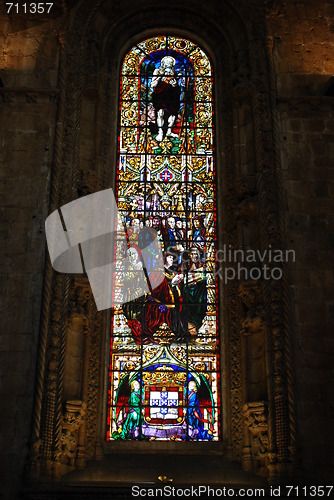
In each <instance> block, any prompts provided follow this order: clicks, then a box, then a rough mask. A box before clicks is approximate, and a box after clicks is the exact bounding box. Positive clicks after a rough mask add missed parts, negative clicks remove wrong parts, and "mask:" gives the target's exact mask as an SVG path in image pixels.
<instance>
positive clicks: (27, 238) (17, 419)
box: [0, 5, 59, 498]
mask: <svg viewBox="0 0 334 500" xmlns="http://www.w3.org/2000/svg"><path fill="white" fill-rule="evenodd" d="M1 8H3V5H2V6H1ZM0 46H1V52H0V78H1V80H2V83H3V87H2V88H0V103H1V113H0V143H1V150H0V163H1V169H0V178H1V183H0V199H1V208H0V234H1V240H0V245H1V256H2V257H1V263H0V288H1V310H0V318H1V319H0V324H1V327H0V330H1V339H0V367H1V369H0V371H1V373H2V376H1V405H0V408H1V424H0V426H1V431H2V432H1V434H2V436H1V450H0V457H1V458H0V460H1V467H0V471H1V479H0V485H1V486H0V491H2V492H3V493H4V495H5V496H4V498H9V497H10V493H9V492H10V491H11V492H12V491H13V490H14V491H15V490H17V489H18V488H19V487H20V484H21V482H22V475H23V470H24V463H25V460H26V457H27V452H28V440H29V433H30V427H31V415H32V403H33V392H34V379H35V369H36V350H37V339H38V331H39V321H40V313H41V296H42V283H43V271H44V255H45V231H44V221H45V218H46V216H47V214H48V206H49V200H48V193H49V184H50V175H51V164H52V155H53V142H54V133H55V123H56V109H57V77H58V76H57V75H58V59H59V41H58V35H57V30H56V25H55V24H53V23H52V22H51V23H47V24H46V23H42V24H38V25H36V24H32V23H31V22H28V21H27V22H25V23H23V22H22V21H21V22H20V23H18V22H15V18H12V17H11V18H8V16H6V15H5V14H4V13H1V16H0ZM0 497H1V495H0ZM1 498H2V497H1Z"/></svg>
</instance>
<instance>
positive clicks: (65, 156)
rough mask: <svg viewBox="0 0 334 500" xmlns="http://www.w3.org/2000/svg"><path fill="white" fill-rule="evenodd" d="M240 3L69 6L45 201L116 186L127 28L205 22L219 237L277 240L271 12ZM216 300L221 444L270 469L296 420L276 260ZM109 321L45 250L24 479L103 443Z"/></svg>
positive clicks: (285, 456)
mask: <svg viewBox="0 0 334 500" xmlns="http://www.w3.org/2000/svg"><path fill="white" fill-rule="evenodd" d="M129 3H130V2H129ZM243 4H244V6H243V7H240V12H239V13H236V12H235V11H234V10H233V9H232V8H231V7H230V6H229V5H228V4H224V5H221V3H220V2H219V1H217V2H216V3H215V5H214V4H212V6H209V7H207V8H206V9H205V10H204V12H203V9H202V10H201V12H200V14H198V13H197V12H196V5H197V3H196V2H195V4H194V2H191V3H190V2H189V5H187V3H186V4H183V6H182V8H180V7H179V6H178V5H177V2H175V3H173V2H172V3H170V4H169V6H168V7H165V6H163V7H161V8H160V5H158V4H157V3H156V2H155V3H154V2H152V3H150V4H147V2H146V3H145V2H140V3H138V5H137V6H136V10H135V11H131V10H130V6H129V9H128V10H127V9H126V5H124V6H123V7H122V8H121V7H119V9H115V8H114V7H113V6H112V4H111V2H108V1H106V0H105V1H102V0H101V1H97V2H96V3H95V4H94V6H92V5H91V2H89V1H82V2H81V3H80V4H79V5H78V7H77V8H76V9H75V10H73V11H72V13H71V15H70V18H69V22H68V28H67V31H66V33H65V34H64V39H63V44H62V54H61V67H60V82H59V85H60V96H59V102H58V120H57V129H56V144H55V155H54V164H53V174H52V175H53V178H52V185H51V192H50V212H51V211H53V210H54V209H56V208H58V207H59V206H61V205H63V204H65V203H67V202H69V201H71V200H73V199H76V198H78V197H80V196H83V195H85V194H89V193H92V192H95V191H99V190H101V189H104V188H107V187H110V186H111V187H113V179H114V172H113V168H111V167H110V166H113V165H115V164H116V163H115V151H116V137H117V133H116V123H115V122H116V120H115V117H116V116H117V95H118V68H119V65H120V60H121V58H122V55H123V54H124V53H125V51H126V50H127V49H128V48H129V46H130V45H132V44H133V41H134V40H138V39H139V38H142V37H143V36H145V35H147V34H152V33H153V32H156V31H157V30H159V31H162V30H164V31H166V30H167V31H170V32H175V33H179V34H184V35H185V36H186V35H187V34H189V33H192V34H194V33H201V36H200V37H199V36H196V35H193V37H194V38H195V39H198V41H199V42H201V44H202V45H203V47H205V48H206V50H207V51H208V53H209V54H210V55H211V58H212V61H213V64H214V67H215V70H216V91H215V99H216V130H217V136H216V145H217V148H216V149H217V182H218V184H219V186H220V189H219V190H218V191H219V193H220V196H219V197H218V207H217V209H218V216H219V217H220V220H221V221H222V224H221V225H220V230H219V236H218V237H219V242H220V244H221V249H223V248H224V245H225V248H232V249H237V248H240V247H241V248H249V247H250V248H255V249H259V250H261V251H262V252H263V251H265V250H266V249H267V248H268V247H269V245H272V246H273V247H275V248H278V249H284V248H285V236H284V220H283V212H282V195H281V182H280V171H279V168H280V167H279V164H278V160H277V154H276V150H275V148H276V145H275V144H276V138H275V132H276V121H275V114H274V106H273V99H272V81H271V69H270V60H269V58H268V53H267V47H266V37H265V22H264V14H265V13H264V12H263V11H261V10H258V9H257V8H256V6H255V5H254V9H253V10H250V9H249V3H248V4H247V3H246V2H243ZM217 40H218V42H217ZM220 300H221V308H220V310H221V324H222V325H223V330H224V332H223V335H222V339H223V342H222V357H223V377H222V379H223V388H222V393H223V401H224V402H223V429H224V436H223V445H222V447H221V450H220V451H221V453H222V454H223V455H224V456H225V457H227V458H229V459H233V460H236V461H238V462H242V464H243V466H244V468H245V469H246V470H253V471H256V472H259V473H261V474H264V475H266V476H267V477H268V478H269V479H270V480H277V479H278V478H279V477H280V476H281V475H282V474H284V473H286V472H287V470H289V469H290V467H291V464H292V463H293V460H294V450H295V433H296V432H295V420H294V404H293V392H292V391H293V383H292V378H293V377H292V366H291V357H292V354H291V345H290V321H289V297H288V293H287V285H286V282H285V278H284V273H283V278H282V280H280V281H277V280H271V281H266V280H263V281H261V280H257V281H254V280H244V281H243V282H241V283H239V282H238V281H232V280H231V281H228V282H227V283H226V285H225V286H221V299H220ZM108 324H109V318H108V315H107V314H101V313H98V312H97V311H96V308H95V305H94V303H93V301H92V297H91V293H90V289H89V284H88V281H87V280H86V278H84V277H82V276H74V277H73V276H70V275H60V274H57V273H55V272H53V270H52V268H51V265H50V262H49V261H48V262H47V264H46V270H45V281H44V296H43V306H42V321H41V332H40V347H39V355H38V367H37V378H36V380H37V383H36V397H35V407H34V417H33V426H32V445H31V454H30V457H29V462H28V466H29V467H28V468H29V471H30V472H29V474H30V477H31V478H40V477H44V478H45V479H46V480H47V481H51V480H52V479H59V478H60V477H61V476H62V475H64V474H66V473H67V472H69V471H72V470H74V469H78V468H83V467H85V464H86V462H87V461H88V460H95V459H103V457H104V456H105V455H107V454H108V449H107V448H106V446H105V445H104V443H103V436H104V425H105V424H104V422H105V408H106V404H105V376H106V362H105V360H106V358H107V347H106V346H107V339H106V337H107V334H108V333H107V332H108ZM73 359H75V361H73ZM73 363H74V364H73ZM75 363H76V364H75ZM74 372H76V373H79V375H78V378H77V380H76V381H73V380H72V374H73V373H74Z"/></svg>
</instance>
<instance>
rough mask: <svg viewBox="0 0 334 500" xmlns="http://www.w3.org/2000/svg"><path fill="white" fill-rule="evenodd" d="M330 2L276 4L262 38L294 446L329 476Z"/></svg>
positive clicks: (333, 196) (333, 210) (333, 7)
mask: <svg viewBox="0 0 334 500" xmlns="http://www.w3.org/2000/svg"><path fill="white" fill-rule="evenodd" d="M333 19H334V4H333V2H326V1H324V2H313V1H304V2H298V3H297V2H284V3H283V2H276V7H275V8H274V9H273V10H272V12H271V14H270V16H269V17H268V32H269V34H270V38H271V40H270V43H271V49H272V55H273V62H274V70H275V80H276V84H277V104H278V106H277V110H278V116H279V131H278V140H279V147H280V155H281V156H280V161H281V169H282V173H283V180H284V189H285V196H286V224H287V235H288V238H287V243H288V246H289V248H292V249H294V250H295V253H296V261H295V262H290V265H289V283H290V287H291V290H292V295H293V297H294V302H295V307H294V340H295V349H296V355H295V369H296V382H297V384H296V399H297V415H298V431H299V446H300V450H301V459H302V463H303V467H304V468H305V469H306V470H307V471H309V472H310V473H311V474H312V476H314V475H316V476H317V477H319V478H323V479H324V480H326V479H327V481H328V479H329V478H330V477H331V473H332V471H333V470H334V463H333V456H334V439H333V416H334V390H333V387H334V372H333V366H334V364H333V362H334V358H333V347H334V340H333V323H334V302H333V249H334V225H333V222H334V207H333V200H334V114H333V113H334V100H333V97H329V96H326V97H324V95H325V93H326V84H327V82H328V81H329V80H330V79H331V77H332V75H333V73H334V58H333V55H334V23H333Z"/></svg>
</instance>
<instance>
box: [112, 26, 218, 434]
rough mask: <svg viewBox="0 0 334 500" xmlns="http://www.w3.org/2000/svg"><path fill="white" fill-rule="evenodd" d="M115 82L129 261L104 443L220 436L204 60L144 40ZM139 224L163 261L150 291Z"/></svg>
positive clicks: (198, 53) (165, 41) (122, 280)
mask: <svg viewBox="0 0 334 500" xmlns="http://www.w3.org/2000/svg"><path fill="white" fill-rule="evenodd" d="M120 83H121V85H120V106H119V136H118V139H119V142H118V166H117V179H116V198H117V203H118V208H119V213H120V218H121V219H122V221H121V223H122V224H121V225H123V227H126V242H127V247H128V250H127V252H128V257H129V262H130V264H129V265H125V264H124V265H123V267H122V268H119V270H118V271H119V273H118V277H117V280H116V284H115V287H114V294H115V299H116V301H117V300H118V301H119V306H117V307H115V310H114V314H113V316H112V322H111V349H110V352H111V354H110V368H109V391H108V395H109V398H108V399H109V400H108V412H107V415H108V417H107V440H112V441H113V440H118V439H135V440H162V441H175V440H176V441H188V440H190V441H211V440H215V441H217V440H219V439H220V437H221V430H220V416H219V411H220V389H219V387H220V381H219V337H218V324H217V286H216V278H215V254H216V252H215V250H216V214H215V167H214V128H213V111H214V104H213V99H212V95H213V92H212V88H213V73H212V67H211V63H210V60H209V58H208V57H207V55H206V54H205V53H204V52H203V50H202V49H201V48H200V47H199V46H198V45H196V44H194V43H193V42H192V41H190V40H187V39H184V38H180V37H177V36H165V35H162V36H157V37H152V38H149V39H146V40H144V41H143V42H141V43H139V44H137V45H136V46H135V47H133V48H132V49H131V50H130V51H129V52H128V53H127V54H126V56H125V58H124V60H123V64H122V68H121V76H120ZM144 227H145V228H146V234H147V231H150V228H153V229H155V231H156V232H157V234H158V240H159V243H160V247H161V250H162V253H163V258H164V275H163V279H162V281H161V282H159V284H158V286H156V287H155V286H154V283H153V284H152V280H151V278H150V282H151V286H149V291H148V293H144V289H145V288H146V285H148V282H146V281H145V280H144V283H143V281H142V279H143V276H144V275H143V262H142V260H141V252H142V248H143V245H144V242H143V238H144V237H143V235H144V234H145V231H142V229H143V228H144ZM121 251H124V249H121ZM152 258H153V259H154V257H152ZM153 279H154V278H153ZM129 284H130V285H129ZM129 286H131V289H132V290H134V291H135V298H133V294H132V296H131V300H129ZM125 301H127V302H125ZM123 302H125V304H123V305H122V303H123Z"/></svg>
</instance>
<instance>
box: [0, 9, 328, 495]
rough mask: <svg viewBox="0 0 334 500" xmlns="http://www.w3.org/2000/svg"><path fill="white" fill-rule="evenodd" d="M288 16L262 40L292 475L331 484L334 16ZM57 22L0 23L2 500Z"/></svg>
mask: <svg viewBox="0 0 334 500" xmlns="http://www.w3.org/2000/svg"><path fill="white" fill-rule="evenodd" d="M220 1H221V0H217V4H219V3H220ZM181 3H182V2H181ZM259 3H261V2H259ZM208 4H210V6H212V5H211V4H214V1H213V0H212V1H210V2H208ZM286 4H288V2H286V3H284V2H274V3H273V7H272V9H271V11H270V13H269V14H268V35H269V43H270V50H271V51H272V56H273V64H274V80H275V83H276V85H277V112H278V118H279V125H280V128H279V130H278V141H279V145H280V151H281V156H280V162H281V168H282V172H283V179H284V192H285V200H286V205H285V209H286V213H285V216H286V225H287V235H288V245H289V248H291V249H294V250H295V252H296V262H294V263H293V262H290V264H289V283H290V286H291V291H292V296H293V298H294V305H293V320H294V332H293V334H294V340H295V367H296V397H297V410H298V412H297V421H298V432H299V448H300V457H301V460H302V468H303V469H304V470H305V471H306V472H309V473H312V477H313V478H314V479H319V480H320V479H321V478H323V479H324V480H326V479H327V483H329V480H330V478H331V472H332V470H333V463H332V464H331V463H330V461H331V459H332V458H331V457H333V455H334V453H333V443H334V439H333V431H332V426H333V403H334V401H333V368H332V367H333V354H332V353H333V336H332V329H333V310H334V302H333V300H332V297H333V293H332V288H333V285H332V283H333V267H332V262H333V259H332V252H333V245H334V229H333V226H334V224H333V222H334V214H333V198H334V192H333V191H334V178H333V168H334V163H333V157H334V141H333V138H334V132H333V129H334V118H333V108H334V104H333V98H330V97H324V98H322V97H321V96H322V95H323V93H324V88H325V85H326V82H327V80H328V79H329V78H330V77H331V76H332V75H333V73H334V59H333V49H334V36H333V31H334V26H333V19H334V6H333V3H332V2H330V1H329V0H328V1H326V0H322V1H319V2H313V1H312V0H304V1H299V2H289V5H286ZM201 8H202V9H204V8H205V7H204V6H203V5H202V7H201ZM235 8H236V9H237V6H235ZM58 15H59V16H60V15H61V10H58V11H57V16H58ZM57 16H55V18H54V19H51V20H49V21H48V20H47V19H44V20H42V21H43V22H40V23H36V22H34V21H33V20H31V19H30V20H26V19H22V18H21V20H17V19H15V18H14V17H13V16H10V17H9V18H8V16H7V15H6V14H5V12H4V11H2V12H1V16H0V40H1V41H0V44H1V54H0V72H1V73H0V77H1V79H2V82H3V85H4V88H3V89H1V88H0V101H2V102H1V114H0V137H1V150H0V159H1V170H0V176H1V181H2V182H1V187H0V190H1V198H0V199H1V209H0V227H1V229H0V231H1V235H2V238H1V246H2V259H1V270H0V273H1V279H0V287H1V297H2V298H1V311H0V324H1V341H0V342H1V343H0V366H1V372H2V376H1V382H2V384H1V424H0V425H1V429H2V437H1V439H2V446H1V450H0V455H1V469H0V470H1V475H2V477H1V483H0V484H1V487H0V491H1V489H2V490H3V492H6V496H5V498H6V497H7V498H10V493H9V492H12V493H13V492H14V491H16V490H18V489H19V488H20V485H21V483H22V476H23V470H24V463H25V460H26V456H27V452H28V439H29V431H30V426H31V415H32V401H33V388H34V377H35V370H36V368H35V367H36V350H37V339H38V332H39V322H40V309H41V296H42V282H43V280H42V276H43V269H44V255H45V235H44V221H45V218H46V216H47V215H48V207H49V199H48V196H49V195H48V193H49V185H50V181H51V164H52V161H53V142H54V134H55V126H56V116H57V88H58V83H59V82H58V66H59V52H60V44H61V40H62V29H63V25H64V21H63V18H61V17H59V18H58V17H57ZM222 22H223V20H222ZM44 293H46V292H44Z"/></svg>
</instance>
